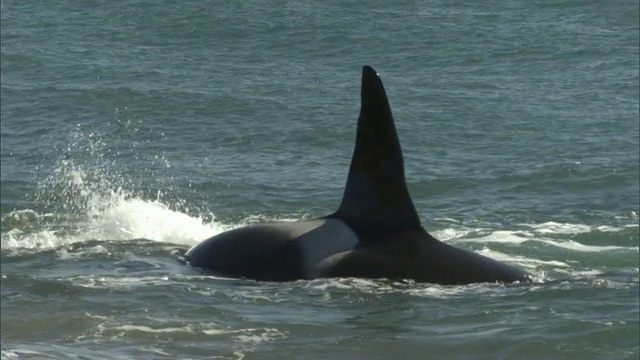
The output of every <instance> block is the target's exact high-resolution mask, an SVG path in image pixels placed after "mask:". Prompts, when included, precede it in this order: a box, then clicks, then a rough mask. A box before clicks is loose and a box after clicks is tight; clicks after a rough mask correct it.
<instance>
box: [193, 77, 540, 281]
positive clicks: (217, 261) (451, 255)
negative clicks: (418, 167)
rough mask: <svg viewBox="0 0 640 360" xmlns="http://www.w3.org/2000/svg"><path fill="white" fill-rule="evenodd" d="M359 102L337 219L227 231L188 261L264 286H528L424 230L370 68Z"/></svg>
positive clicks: (517, 274) (504, 268)
mask: <svg viewBox="0 0 640 360" xmlns="http://www.w3.org/2000/svg"><path fill="white" fill-rule="evenodd" d="M361 98H362V100H361V101H362V103H361V109H360V117H359V119H358V129H357V136H356V145H355V149H354V152H353V158H352V160H351V167H350V169H349V176H348V178H347V184H346V187H345V189H344V196H343V198H342V202H341V204H340V207H339V208H338V210H337V211H336V212H335V213H333V214H331V215H328V216H325V217H321V218H317V219H313V220H304V221H296V222H282V223H274V224H260V225H251V226H245V227H241V228H238V229H234V230H230V231H226V232H223V233H221V234H218V235H216V236H213V237H211V238H209V239H207V240H205V241H203V242H202V243H200V244H198V245H196V246H194V247H193V248H191V249H190V250H189V251H188V252H187V253H186V254H185V255H184V258H185V260H186V262H187V263H188V264H190V265H191V266H194V267H198V268H202V269H207V270H210V271H212V272H214V273H217V274H220V275H224V276H233V277H243V278H249V279H255V280H263V281H293V280H300V279H316V278H329V277H356V278H391V279H412V280H415V281H419V282H428V283H437V284H443V285H454V284H455V285H461V284H470V283H481V282H500V283H512V282H529V281H530V280H531V278H530V276H529V275H528V274H527V273H525V272H523V271H521V270H518V269H516V268H514V267H511V266H509V265H506V264H503V263H500V262H498V261H496V260H493V259H490V258H487V257H484V256H481V255H478V254H476V253H473V252H470V251H467V250H463V249H460V248H457V247H454V246H451V245H448V244H445V243H443V242H441V241H439V240H437V239H436V238H434V237H433V236H431V235H430V234H429V233H428V232H427V231H426V230H425V229H424V228H423V227H422V225H421V223H420V219H419V217H418V214H417V212H416V209H415V207H414V205H413V201H412V200H411V196H410V195H409V191H408V189H407V185H406V182H405V175H404V160H403V157H402V149H401V147H400V142H399V140H398V135H397V134H396V128H395V124H394V121H393V116H392V114H391V109H390V107H389V102H388V99H387V95H386V92H385V89H384V86H383V85H382V81H381V80H380V77H379V76H378V74H377V73H376V72H375V70H373V69H372V68H371V67H369V66H365V67H364V68H363V69H362V88H361Z"/></svg>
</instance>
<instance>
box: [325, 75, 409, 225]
mask: <svg viewBox="0 0 640 360" xmlns="http://www.w3.org/2000/svg"><path fill="white" fill-rule="evenodd" d="M360 96H361V107H360V117H359V118H358V130H357V135H356V145H355V149H354V151H353V157H352V158H351V167H350V168H349V176H348V178H347V185H346V187H345V189H344V196H343V197H342V203H341V204H340V208H339V209H338V211H336V212H335V213H334V214H333V215H331V217H335V218H339V219H341V220H343V221H345V222H346V223H347V224H348V225H349V226H351V227H352V228H354V229H355V230H357V231H367V232H369V231H374V232H386V231H398V230H408V229H415V228H421V225H420V218H419V217H418V214H417V212H416V208H415V206H414V205H413V201H412V200H411V196H410V195H409V191H408V189H407V184H406V182H405V177H404V160H403V158H402V149H401V148H400V141H399V140H398V134H397V133H396V127H395V124H394V122H393V116H392V115H391V108H390V107H389V101H388V100H387V94H386V92H385V90H384V86H383V85H382V80H380V77H379V76H378V73H376V71H375V70H373V69H372V68H371V67H369V66H365V67H363V68H362V88H361V93H360Z"/></svg>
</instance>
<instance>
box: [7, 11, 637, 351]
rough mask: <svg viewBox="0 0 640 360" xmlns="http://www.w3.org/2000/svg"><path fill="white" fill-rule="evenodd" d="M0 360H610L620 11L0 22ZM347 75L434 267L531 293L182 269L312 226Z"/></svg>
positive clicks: (633, 24) (629, 46)
mask: <svg viewBox="0 0 640 360" xmlns="http://www.w3.org/2000/svg"><path fill="white" fill-rule="evenodd" d="M0 10H1V43H2V54H1V59H0V60H1V62H0V65H1V76H2V77H1V79H2V81H1V119H2V121H1V134H2V137H1V144H2V145H1V158H2V163H1V190H2V196H1V214H0V215H1V220H2V225H1V238H2V243H1V244H2V251H1V255H2V256H1V270H0V272H1V284H2V287H1V304H2V305H1V316H2V322H1V324H2V326H1V329H0V330H1V331H0V333H1V347H2V359H3V360H4V359H7V360H9V359H633V360H637V359H638V356H639V351H640V343H639V342H640V340H639V339H640V331H639V326H640V318H639V317H640V310H639V306H640V305H639V301H640V300H639V284H640V281H639V277H640V275H639V246H640V240H639V238H640V236H639V224H638V223H639V213H640V205H639V201H640V200H639V199H640V194H639V187H640V185H639V178H640V175H639V172H640V169H639V162H640V159H639V141H640V140H639V97H640V91H639V81H640V79H639V45H638V44H639V41H640V35H639V34H640V31H639V3H638V1H637V0H624V1H595V0H585V1H575V0H573V1H569V0H558V1H537V0H534V1H529V0H526V1H525V0H514V1H494V0H490V1H481V2H478V1H471V0H461V1H426V0H425V1H335V0H330V1H316V2H312V1H259V0H247V1H238V2H227V1H195V0H184V1H168V0H163V1H150V0H121V1H69V0H62V1H19V0H3V1H2V2H1V9H0ZM363 65H371V66H373V67H374V68H375V69H376V70H377V71H378V72H379V73H380V76H381V77H382V79H383V81H384V83H385V86H386V88H387V92H388V95H389V100H390V103H391V106H392V109H393V111H394V117H395V119H396V124H397V128H398V134H399V136H400V139H401V142H402V145H403V149H404V154H405V167H406V173H407V181H408V186H409V190H410V192H411V194H412V197H413V200H414V203H415V205H416V208H417V210H418V213H419V214H420V217H421V219H422V222H423V224H424V226H425V228H426V229H428V230H429V231H430V232H431V233H432V234H433V235H434V236H436V237H438V238H440V239H442V240H443V241H445V242H447V243H449V244H453V245H455V246H459V247H462V248H465V249H469V250H472V251H475V252H477V253H480V254H483V255H486V256H489V257H491V258H495V259H498V260H500V261H504V262H506V263H509V264H511V265H514V266H516V267H519V268H522V269H525V270H526V271H528V272H530V273H531V274H532V275H533V277H534V278H535V282H534V283H533V284H531V285H522V284H520V285H517V284H516V285H513V284H511V285H498V284H476V285H470V286H439V285H433V284H421V283H414V282H412V281H408V280H402V279H391V280H390V279H379V280H363V279H349V278H345V279H328V280H327V279H325V280H313V281H296V282H292V283H269V282H255V281H250V280H243V279H232V278H224V277H219V276H213V275H211V274H208V273H206V272H203V271H200V270H198V269H195V268H191V267H189V266H187V265H185V264H183V263H181V262H180V261H179V259H180V257H181V255H182V254H184V252H185V251H186V250H188V249H189V248H190V247H192V246H194V245H196V244H198V243H199V242H200V241H202V240H204V239H206V238H208V237H210V236H212V235H215V234H217V233H220V232H222V231H224V230H226V229H230V228H234V227H238V226H241V225H244V224H249V223H259V222H268V221H274V220H294V219H299V218H311V217H316V216H322V215H326V214H329V213H331V212H333V211H334V210H335V209H336V208H337V206H338V204H339V202H340V198H341V195H342V191H343V187H344V184H345V181H346V175H347V170H348V167H349V162H350V157H351V152H352V151H353V146H354V138H355V126H356V119H357V116H358V111H359V101H360V93H359V91H360V90H359V87H360V77H361V69H362V66H363Z"/></svg>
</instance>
